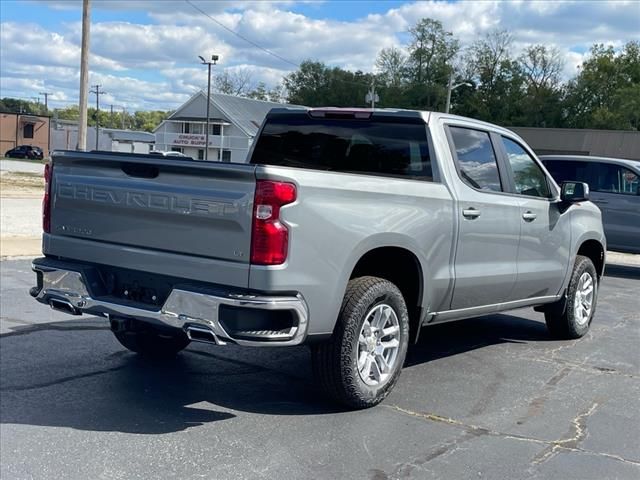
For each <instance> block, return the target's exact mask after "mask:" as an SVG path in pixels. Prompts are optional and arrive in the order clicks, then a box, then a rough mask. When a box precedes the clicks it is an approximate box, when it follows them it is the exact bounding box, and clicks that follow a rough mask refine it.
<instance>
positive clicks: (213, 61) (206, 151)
mask: <svg viewBox="0 0 640 480" xmlns="http://www.w3.org/2000/svg"><path fill="white" fill-rule="evenodd" d="M198 58H199V59H200V60H201V61H202V64H203V65H207V67H208V68H207V131H206V132H205V140H204V143H205V145H204V159H205V161H207V160H209V107H210V106H211V65H215V64H216V62H217V61H218V58H219V57H218V55H211V60H209V61H207V60H205V59H204V57H201V56H198ZM220 151H222V144H220ZM219 158H222V155H220V156H219Z"/></svg>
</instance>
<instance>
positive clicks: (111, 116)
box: [109, 104, 113, 128]
mask: <svg viewBox="0 0 640 480" xmlns="http://www.w3.org/2000/svg"><path fill="white" fill-rule="evenodd" d="M109 122H111V125H112V128H113V104H111V115H109Z"/></svg>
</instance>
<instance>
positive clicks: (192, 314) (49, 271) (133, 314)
mask: <svg viewBox="0 0 640 480" xmlns="http://www.w3.org/2000/svg"><path fill="white" fill-rule="evenodd" d="M54 263H55V262H54ZM32 268H33V270H34V271H35V272H36V273H37V274H38V275H39V276H41V278H39V280H38V286H37V287H34V288H32V289H31V295H32V296H34V298H35V299H36V300H37V301H39V302H41V303H45V304H48V305H50V306H51V307H52V308H54V309H55V310H59V311H64V312H66V313H70V314H72V315H81V314H84V313H86V314H91V315H102V316H115V317H130V318H135V319H138V320H141V321H146V322H150V323H155V324H161V325H163V326H167V327H172V328H180V329H183V330H185V331H186V332H187V333H189V330H193V331H197V332H202V331H203V330H209V331H210V332H211V334H212V339H213V342H212V343H217V344H220V345H224V344H226V343H233V344H237V345H244V346H290V345H299V344H300V343H302V342H303V341H304V340H305V338H306V334H307V327H308V308H307V305H306V303H305V301H304V299H303V298H302V297H301V296H300V295H297V296H277V295H273V296H269V295H264V296H263V295H250V294H242V293H231V292H230V293H225V294H219V293H216V294H213V293H208V292H205V291H192V290H188V289H182V288H179V287H176V288H174V289H173V290H172V291H171V293H170V294H169V296H168V297H167V300H166V301H165V302H164V304H163V305H162V307H161V308H160V309H159V310H154V309H151V308H149V309H148V308H146V305H145V307H144V308H141V307H140V306H137V305H135V306H134V305H126V304H124V303H119V302H118V303H116V302H115V301H113V300H112V299H111V298H109V299H99V298H92V296H91V294H90V291H89V289H88V288H87V280H86V279H85V278H84V276H83V273H82V269H79V270H81V271H75V270H71V269H67V268H61V267H58V266H51V265H48V264H47V262H40V263H37V262H34V263H33V264H32ZM221 305H228V306H232V307H239V308H245V309H247V308H249V309H258V310H265V311H272V310H283V311H289V312H291V314H292V316H293V318H294V322H293V326H292V327H291V328H290V329H288V331H286V332H277V333H274V332H268V331H265V332H259V331H258V332H250V334H249V333H248V334H247V335H250V337H251V338H253V339H251V340H247V339H246V338H237V335H236V336H234V335H232V334H230V333H229V332H227V330H226V329H225V328H224V327H223V325H222V323H221V322H220V320H219V312H220V306H221ZM247 335H243V336H245V337H246V336H247ZM190 338H191V335H190ZM200 339H201V337H199V336H198V337H196V336H194V337H193V340H200Z"/></svg>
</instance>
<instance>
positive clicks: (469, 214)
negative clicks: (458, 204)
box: [462, 207, 480, 218]
mask: <svg viewBox="0 0 640 480" xmlns="http://www.w3.org/2000/svg"><path fill="white" fill-rule="evenodd" d="M462 215H464V216H465V217H466V218H478V217H479V216H480V210H476V209H475V208H473V207H470V208H465V209H464V210H462Z"/></svg>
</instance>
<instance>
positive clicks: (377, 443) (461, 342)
mask: <svg viewBox="0 0 640 480" xmlns="http://www.w3.org/2000/svg"><path fill="white" fill-rule="evenodd" d="M0 266H1V267H2V285H1V294H2V304H1V307H2V320H1V323H0V333H2V337H0V352H1V358H0V369H1V370H0V373H1V376H0V389H1V395H2V397H1V398H2V402H1V410H0V417H1V426H0V452H1V454H0V455H1V458H0V477H2V478H3V479H5V480H9V479H14V478H21V479H22V478H36V479H40V478H42V479H51V478H69V479H73V478H78V479H85V478H122V479H136V478H141V479H146V478H181V479H182V478H185V479H190V478H217V479H223V478H233V479H236V478H257V479H261V478H269V479H273V478H277V479H287V478H318V479H324V478H326V479H330V478H331V479H347V478H348V479H376V480H381V479H386V478H419V479H436V478H443V479H444V478H447V479H449V478H450V479H454V478H455V479H482V478H488V479H507V478H508V479H521V478H522V479H525V478H526V479H543V478H554V479H563V480H566V479H581V480H584V479H598V480H601V479H605V478H606V479H613V478H619V479H637V478H640V447H639V442H638V439H639V432H640V405H639V399H640V349H639V348H638V346H639V345H640V315H639V314H638V311H639V309H638V306H639V301H638V292H639V291H640V289H639V287H640V269H639V268H637V267H609V268H608V272H609V275H608V276H607V277H606V278H605V280H604V282H603V284H602V289H601V295H600V303H599V306H598V312H597V315H596V319H595V323H594V326H593V328H592V330H591V332H590V334H589V335H588V336H587V337H585V338H584V339H582V340H580V341H563V342H557V341H551V340H549V338H548V336H547V333H546V330H545V327H544V324H543V323H542V321H541V315H540V314H537V313H535V312H532V311H531V310H530V309H526V310H519V311H516V312H514V313H511V314H509V315H493V316H488V317H484V318H482V319H476V320H469V321H464V322H460V323H456V324H449V325H441V326H437V327H431V328H430V329H428V330H425V331H424V332H423V335H422V339H421V341H420V342H419V344H418V345H417V346H416V347H414V348H412V350H411V351H410V355H409V358H408V362H407V365H406V368H405V371H404V373H403V375H402V378H401V380H400V382H399V384H398V385H397V387H396V389H395V391H394V392H393V394H392V395H391V396H390V397H389V398H388V399H387V401H386V402H385V403H384V404H382V405H381V406H378V407H376V408H373V409H370V410H366V411H359V412H345V411H340V410H339V409H337V408H335V407H332V406H330V405H328V404H326V403H324V402H323V400H322V399H321V397H320V396H319V394H318V392H317V391H316V389H315V388H314V384H313V381H312V379H311V375H310V370H309V364H308V361H309V355H308V352H307V350H306V349H305V348H295V349H289V350H283V349H280V350H264V349H239V348H236V347H217V348H216V347H208V346H206V345H193V346H190V347H189V348H188V349H187V350H186V351H185V352H184V353H183V354H181V355H180V357H179V359H177V360H176V361H175V362H173V363H160V364H152V363H151V362H146V361H143V360H140V359H138V358H136V356H135V355H133V354H130V353H128V352H126V351H124V350H123V349H122V348H121V347H120V345H119V344H118V343H117V342H116V341H115V340H114V339H113V338H112V335H111V333H110V332H109V331H108V329H107V324H106V322H105V321H104V320H101V319H96V318H84V317H83V318H79V319H78V318H75V317H67V316H64V315H62V314H59V313H56V312H53V311H51V310H50V309H48V308H46V307H44V306H40V305H37V304H36V303H35V302H33V301H31V300H30V299H29V298H28V296H27V288H28V287H29V286H30V285H31V284H32V274H31V272H30V271H29V263H28V262H27V261H4V262H1V264H0Z"/></svg>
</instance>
